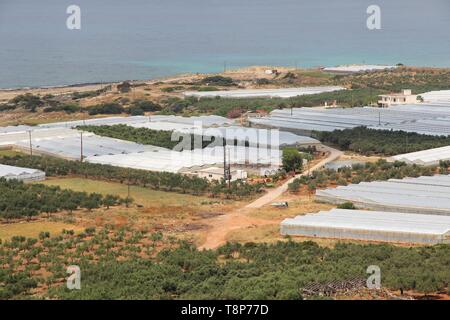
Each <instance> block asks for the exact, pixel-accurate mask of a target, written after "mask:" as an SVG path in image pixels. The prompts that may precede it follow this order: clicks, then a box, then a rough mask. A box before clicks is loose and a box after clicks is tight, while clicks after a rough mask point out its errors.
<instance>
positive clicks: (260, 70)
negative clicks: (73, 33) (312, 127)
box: [0, 66, 293, 103]
mask: <svg viewBox="0 0 450 320" xmlns="http://www.w3.org/2000/svg"><path fill="white" fill-rule="evenodd" d="M267 69H277V70H279V71H281V72H288V71H291V70H293V69H292V68H288V67H276V66H251V67H244V68H239V69H232V70H227V71H226V72H221V73H185V74H177V75H173V76H168V77H161V78H155V79H148V80H123V81H113V82H102V83H80V84H69V85H61V86H46V87H24V88H11V89H0V103H4V102H7V101H9V100H11V99H13V98H14V97H16V96H17V95H20V94H26V93H30V94H34V95H47V94H51V95H55V96H56V95H62V94H68V93H73V92H86V91H95V90H99V89H102V88H104V87H105V86H109V85H111V86H117V84H119V83H122V82H124V81H129V82H131V83H134V84H138V85H139V84H145V85H152V84H157V83H160V82H162V83H172V82H186V81H187V82H190V81H196V80H199V79H201V78H203V77H205V76H212V75H225V76H232V77H237V78H247V77H256V76H258V77H261V78H263V77H267V75H265V74H264V71H265V70H267Z"/></svg>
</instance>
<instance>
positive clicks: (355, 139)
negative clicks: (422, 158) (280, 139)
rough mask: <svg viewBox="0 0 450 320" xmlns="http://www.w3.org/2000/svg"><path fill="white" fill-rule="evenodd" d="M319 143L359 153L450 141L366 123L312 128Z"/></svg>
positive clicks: (426, 146) (437, 145) (393, 151)
mask: <svg viewBox="0 0 450 320" xmlns="http://www.w3.org/2000/svg"><path fill="white" fill-rule="evenodd" d="M313 135H314V136H315V137H317V138H318V139H319V140H320V141H322V142H323V143H327V144H331V145H334V146H337V147H338V148H339V149H341V150H345V151H353V152H357V153H360V154H363V155H384V156H393V155H397V154H402V153H410V152H416V151H422V150H427V149H433V148H440V147H445V146H449V145H450V137H446V136H431V135H423V134H418V133H415V132H405V131H392V130H376V129H368V128H366V127H357V128H353V129H344V130H334V131H332V132H314V133H313Z"/></svg>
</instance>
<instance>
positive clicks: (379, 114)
mask: <svg viewBox="0 0 450 320" xmlns="http://www.w3.org/2000/svg"><path fill="white" fill-rule="evenodd" d="M378 126H379V127H381V111H378Z"/></svg>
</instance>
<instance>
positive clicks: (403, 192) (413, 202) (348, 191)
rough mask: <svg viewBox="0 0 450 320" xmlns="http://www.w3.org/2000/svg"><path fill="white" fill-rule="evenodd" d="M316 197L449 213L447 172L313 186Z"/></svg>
mask: <svg viewBox="0 0 450 320" xmlns="http://www.w3.org/2000/svg"><path fill="white" fill-rule="evenodd" d="M316 200H318V201H323V202H329V203H335V204H338V203H343V202H353V203H354V204H355V205H357V206H358V207H362V208H368V209H374V210H386V211H396V212H409V213H422V214H437V215H450V176H447V175H437V176H432V177H419V178H405V179H390V180H388V181H376V182H361V183H360V184H351V185H348V186H345V187H337V188H334V189H331V188H330V189H325V190H317V191H316Z"/></svg>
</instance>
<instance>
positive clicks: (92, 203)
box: [0, 179, 131, 220]
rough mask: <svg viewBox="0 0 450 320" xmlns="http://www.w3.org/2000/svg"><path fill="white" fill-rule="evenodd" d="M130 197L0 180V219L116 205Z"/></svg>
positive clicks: (29, 217)
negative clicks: (124, 197) (122, 197)
mask: <svg viewBox="0 0 450 320" xmlns="http://www.w3.org/2000/svg"><path fill="white" fill-rule="evenodd" d="M126 201H128V202H129V201H131V199H127V200H125V199H121V198H119V197H117V196H113V195H107V196H103V195H101V194H97V193H92V194H87V193H85V192H75V191H72V190H65V189H61V188H59V187H53V186H46V185H42V184H24V183H23V182H20V181H17V180H8V181H7V180H5V179H0V218H2V219H6V220H10V219H18V218H27V219H31V218H32V217H34V216H37V215H39V214H41V213H46V214H47V215H48V216H50V215H51V214H52V213H56V212H59V211H63V210H67V211H70V212H71V211H74V210H77V209H79V208H83V209H88V210H92V209H96V208H99V207H101V206H105V207H108V208H109V207H110V206H116V205H119V204H121V203H124V202H126Z"/></svg>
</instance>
